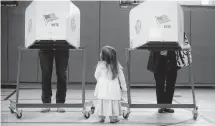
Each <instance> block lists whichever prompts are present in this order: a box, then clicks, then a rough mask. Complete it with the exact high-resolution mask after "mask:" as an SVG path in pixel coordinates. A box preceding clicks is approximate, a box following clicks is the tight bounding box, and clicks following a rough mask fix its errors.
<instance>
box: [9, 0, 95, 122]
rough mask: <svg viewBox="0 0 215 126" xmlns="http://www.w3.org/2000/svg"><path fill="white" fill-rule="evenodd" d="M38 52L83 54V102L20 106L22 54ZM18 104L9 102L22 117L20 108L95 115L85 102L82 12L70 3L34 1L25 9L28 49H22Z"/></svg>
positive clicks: (12, 110) (87, 115) (17, 93)
mask: <svg viewBox="0 0 215 126" xmlns="http://www.w3.org/2000/svg"><path fill="white" fill-rule="evenodd" d="M39 49H63V50H64V49H68V50H69V51H80V52H81V53H82V68H83V69H82V102H81V103H78V104H59V103H58V104H32V103H27V104H24V103H19V89H20V71H21V68H20V67H21V60H22V53H23V52H24V51H28V50H36V51H38V50H39ZM18 60H19V61H18V73H17V87H16V101H15V102H14V101H10V106H9V108H10V111H11V113H15V114H16V117H17V118H18V119H20V118H21V117H22V111H20V110H19V108H58V107H63V108H83V115H84V117H85V118H89V117H90V114H91V113H93V112H94V106H92V107H91V110H90V111H87V110H86V107H87V106H90V105H92V103H91V102H88V103H87V102H86V103H85V74H86V72H85V62H86V51H85V47H81V46H80V10H79V8H78V7H76V6H75V5H74V4H73V3H72V2H71V1H70V0H64V1H33V2H32V3H31V4H30V5H29V6H28V7H27V8H26V10H25V47H21V48H19V59H18Z"/></svg>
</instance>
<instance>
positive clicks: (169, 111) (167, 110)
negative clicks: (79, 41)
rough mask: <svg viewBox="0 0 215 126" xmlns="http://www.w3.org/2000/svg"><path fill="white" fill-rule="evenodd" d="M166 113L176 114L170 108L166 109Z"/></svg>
mask: <svg viewBox="0 0 215 126" xmlns="http://www.w3.org/2000/svg"><path fill="white" fill-rule="evenodd" d="M164 111H165V112H167V113H174V112H175V111H174V110H173V109H169V108H166V109H165V110H164Z"/></svg>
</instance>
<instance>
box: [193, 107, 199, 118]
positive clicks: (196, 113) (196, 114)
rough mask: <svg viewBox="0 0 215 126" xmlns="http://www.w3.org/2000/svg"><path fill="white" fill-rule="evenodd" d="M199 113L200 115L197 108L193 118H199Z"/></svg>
mask: <svg viewBox="0 0 215 126" xmlns="http://www.w3.org/2000/svg"><path fill="white" fill-rule="evenodd" d="M198 115H199V114H198V111H197V109H195V110H193V119H194V120H197V118H198Z"/></svg>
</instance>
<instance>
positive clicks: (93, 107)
mask: <svg viewBox="0 0 215 126" xmlns="http://www.w3.org/2000/svg"><path fill="white" fill-rule="evenodd" d="M94 112H95V106H92V107H91V113H92V114H94Z"/></svg>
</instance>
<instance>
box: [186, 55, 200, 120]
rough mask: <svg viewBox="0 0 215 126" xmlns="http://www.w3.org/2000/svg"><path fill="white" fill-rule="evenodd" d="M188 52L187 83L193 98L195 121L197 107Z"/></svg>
mask: <svg viewBox="0 0 215 126" xmlns="http://www.w3.org/2000/svg"><path fill="white" fill-rule="evenodd" d="M189 54H190V52H188V53H187V55H188V64H189V83H190V84H191V88H192V96H193V104H194V106H195V107H194V108H193V119H194V120H196V119H197V118H198V107H197V105H196V97H195V91H194V90H195V87H194V81H193V76H192V66H191V59H190V56H189Z"/></svg>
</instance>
